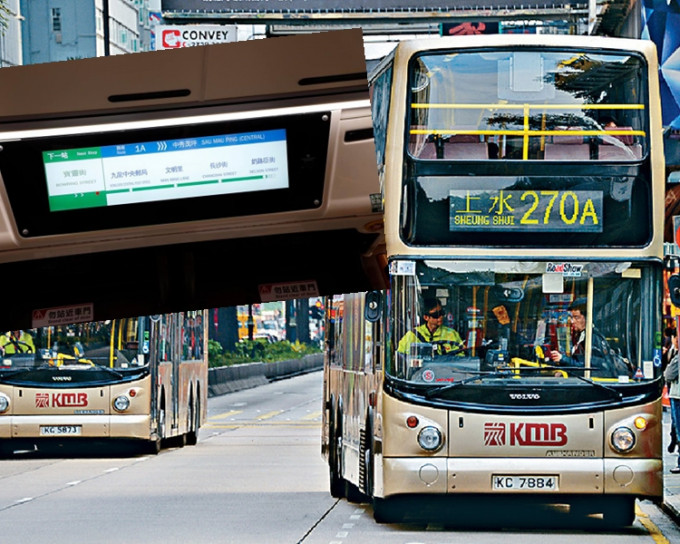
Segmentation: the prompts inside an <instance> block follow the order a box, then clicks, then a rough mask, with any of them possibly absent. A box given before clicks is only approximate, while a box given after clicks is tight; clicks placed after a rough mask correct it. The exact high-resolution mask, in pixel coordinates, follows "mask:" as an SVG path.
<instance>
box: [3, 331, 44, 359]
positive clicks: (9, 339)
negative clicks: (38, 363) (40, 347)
mask: <svg viewBox="0 0 680 544" xmlns="http://www.w3.org/2000/svg"><path fill="white" fill-rule="evenodd" d="M0 350H2V353H3V354H4V355H14V354H16V353H35V344H34V343H33V337H32V336H31V335H30V334H28V333H27V332H24V331H21V330H17V331H9V332H6V333H5V334H3V335H2V336H0Z"/></svg>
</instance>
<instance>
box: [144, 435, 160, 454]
mask: <svg viewBox="0 0 680 544" xmlns="http://www.w3.org/2000/svg"><path fill="white" fill-rule="evenodd" d="M160 452H161V439H160V438H156V439H155V440H149V441H148V442H147V444H146V447H145V448H144V453H148V454H150V455H158V454H159V453H160Z"/></svg>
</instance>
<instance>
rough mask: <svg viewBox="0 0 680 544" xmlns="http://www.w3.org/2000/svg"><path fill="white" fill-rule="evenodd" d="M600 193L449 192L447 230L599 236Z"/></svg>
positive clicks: (472, 190) (600, 226) (545, 191)
mask: <svg viewBox="0 0 680 544" xmlns="http://www.w3.org/2000/svg"><path fill="white" fill-rule="evenodd" d="M602 201H603V193H602V191H578V190H574V191H572V190H569V191H557V190H540V189H531V190H523V191H514V190H505V189H501V190H491V191H490V190H484V189H465V190H458V189H456V190H451V191H449V230H451V231H457V230H475V231H495V232H498V231H513V230H522V231H525V232H531V231H543V232H560V231H570V232H602Z"/></svg>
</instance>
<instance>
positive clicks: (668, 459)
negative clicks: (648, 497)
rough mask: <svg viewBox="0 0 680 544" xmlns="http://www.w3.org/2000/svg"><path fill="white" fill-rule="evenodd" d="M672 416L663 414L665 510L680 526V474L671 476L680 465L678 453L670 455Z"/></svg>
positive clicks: (666, 413) (665, 411)
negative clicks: (679, 464)
mask: <svg viewBox="0 0 680 544" xmlns="http://www.w3.org/2000/svg"><path fill="white" fill-rule="evenodd" d="M670 432H671V415H670V412H668V410H666V409H664V413H663V465H664V469H663V495H664V497H663V509H664V510H665V511H666V512H667V513H668V514H669V515H670V516H672V517H673V519H674V520H675V522H676V523H677V524H680V474H671V473H670V470H671V469H672V468H673V467H675V466H677V464H678V453H677V451H678V450H676V452H675V453H668V443H669V442H670Z"/></svg>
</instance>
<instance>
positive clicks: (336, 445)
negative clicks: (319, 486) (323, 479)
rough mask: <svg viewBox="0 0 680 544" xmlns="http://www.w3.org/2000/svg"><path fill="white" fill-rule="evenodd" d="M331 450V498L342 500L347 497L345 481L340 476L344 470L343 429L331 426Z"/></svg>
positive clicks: (329, 461) (329, 458) (329, 467)
mask: <svg viewBox="0 0 680 544" xmlns="http://www.w3.org/2000/svg"><path fill="white" fill-rule="evenodd" d="M330 431H331V436H330V448H329V457H328V470H329V476H330V487H331V497H334V498H336V499H342V498H343V497H344V496H345V480H344V479H343V477H342V476H341V475H340V474H341V470H342V468H341V467H342V464H341V460H342V427H340V428H339V429H338V428H337V427H336V426H335V425H331V426H330Z"/></svg>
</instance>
